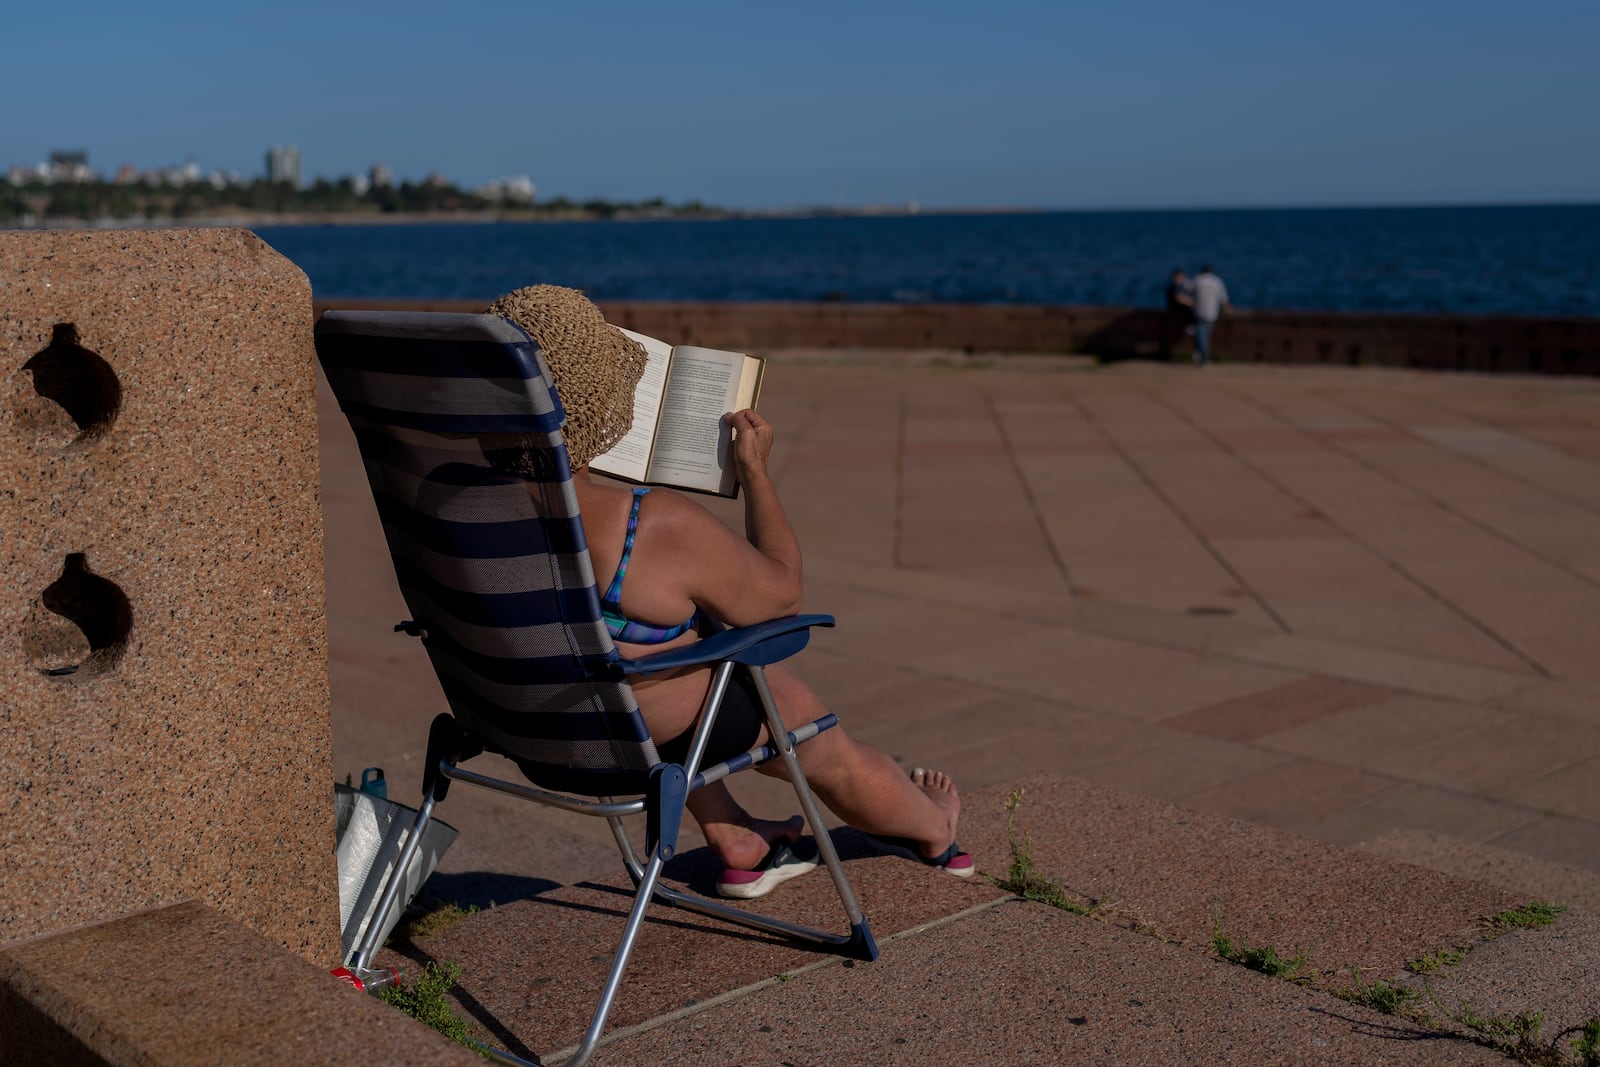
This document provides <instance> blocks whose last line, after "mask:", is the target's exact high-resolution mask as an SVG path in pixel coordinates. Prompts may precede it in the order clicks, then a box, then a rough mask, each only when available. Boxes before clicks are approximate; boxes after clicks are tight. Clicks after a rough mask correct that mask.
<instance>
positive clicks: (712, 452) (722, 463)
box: [649, 345, 760, 496]
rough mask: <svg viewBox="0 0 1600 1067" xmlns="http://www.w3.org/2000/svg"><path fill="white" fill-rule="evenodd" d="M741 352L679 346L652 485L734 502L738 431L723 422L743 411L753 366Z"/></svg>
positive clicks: (658, 431)
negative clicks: (742, 392) (744, 383)
mask: <svg viewBox="0 0 1600 1067" xmlns="http://www.w3.org/2000/svg"><path fill="white" fill-rule="evenodd" d="M759 362H760V361H759V360H755V359H752V358H751V357H750V356H746V355H744V354H743V353H741V352H722V351H718V350H717V349H715V348H696V347H694V346H692V345H679V346H678V347H677V348H675V349H673V350H672V368H671V371H670V373H669V374H668V375H667V388H666V393H665V395H664V396H663V397H662V401H661V422H660V425H659V426H658V427H657V428H656V443H655V452H654V454H653V455H652V456H651V458H650V473H649V480H650V481H652V482H662V483H665V484H667V485H678V486H682V487H684V488H686V489H699V490H701V491H703V492H708V493H719V494H721V495H723V496H732V495H733V493H734V491H735V487H736V486H737V484H738V483H737V479H736V478H735V476H734V472H733V467H732V465H731V463H730V462H729V458H730V457H729V452H728V447H729V445H730V444H731V443H732V441H733V430H732V429H731V428H730V427H729V426H728V425H727V423H725V422H724V421H723V418H722V417H723V416H724V415H726V414H727V413H728V412H730V411H737V410H739V407H740V405H739V402H738V401H739V383H740V379H741V377H742V376H743V374H744V369H745V365H746V364H747V363H759Z"/></svg>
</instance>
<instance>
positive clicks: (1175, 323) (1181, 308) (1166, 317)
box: [1161, 268, 1194, 359]
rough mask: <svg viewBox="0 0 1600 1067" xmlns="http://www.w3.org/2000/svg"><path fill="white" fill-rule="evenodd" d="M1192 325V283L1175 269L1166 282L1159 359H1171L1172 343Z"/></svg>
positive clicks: (1181, 337)
mask: <svg viewBox="0 0 1600 1067" xmlns="http://www.w3.org/2000/svg"><path fill="white" fill-rule="evenodd" d="M1193 324H1194V283H1193V282H1191V281H1190V280H1189V276H1188V275H1187V274H1185V273H1183V270H1182V268H1175V269H1174V270H1173V272H1172V276H1171V277H1170V278H1169V279H1168V280H1167V306H1166V310H1165V311H1164V312H1163V313H1162V316H1161V358H1162V359H1171V358H1172V341H1173V338H1174V337H1176V338H1177V339H1179V340H1182V339H1183V336H1184V334H1186V333H1189V332H1190V330H1191V328H1192V326H1193Z"/></svg>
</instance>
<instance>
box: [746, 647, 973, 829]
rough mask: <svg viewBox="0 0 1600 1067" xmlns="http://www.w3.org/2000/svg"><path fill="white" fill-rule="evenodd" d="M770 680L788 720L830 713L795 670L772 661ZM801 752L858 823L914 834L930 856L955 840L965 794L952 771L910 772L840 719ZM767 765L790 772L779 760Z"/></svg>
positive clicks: (809, 775)
mask: <svg viewBox="0 0 1600 1067" xmlns="http://www.w3.org/2000/svg"><path fill="white" fill-rule="evenodd" d="M767 682H768V684H769V685H770V686H771V687H772V695H773V698H774V699H775V700H776V701H777V702H778V710H779V711H780V712H781V713H782V715H783V720H784V724H785V725H787V726H789V727H791V728H793V727H794V726H796V725H799V724H801V723H806V722H810V721H812V720H813V719H816V718H819V717H820V716H821V715H823V714H824V709H823V707H822V702H821V701H820V700H819V699H818V698H817V695H816V694H815V693H813V692H812V691H811V689H810V687H809V686H807V685H806V684H805V683H804V682H802V681H801V680H800V679H799V678H797V677H796V676H795V675H793V674H792V673H790V672H789V671H787V670H784V669H783V668H781V667H769V668H767ZM796 755H798V756H799V758H800V768H801V770H803V771H805V774H806V780H807V781H808V782H810V783H811V787H812V788H813V789H814V790H816V793H817V795H818V796H819V797H821V798H822V801H823V803H825V804H827V805H828V807H829V808H831V809H833V812H834V813H835V814H836V815H838V816H839V817H840V818H841V819H843V820H844V821H845V822H847V823H849V824H850V825H851V826H853V827H855V828H856V829H858V830H863V831H865V832H867V833H870V834H880V835H883V836H887V837H904V838H909V839H911V840H912V841H915V842H917V843H918V844H919V845H920V846H921V851H922V854H923V855H924V856H927V857H930V858H932V857H935V856H938V855H939V854H940V853H942V852H944V851H945V850H946V849H948V848H949V847H950V846H951V844H953V843H954V842H955V838H956V822H957V820H958V819H959V818H960V814H961V799H960V796H959V795H958V794H957V792H956V788H955V783H953V782H952V781H951V780H950V778H949V776H948V775H946V774H943V773H941V772H938V771H924V770H922V769H921V768H918V769H917V770H916V771H914V772H912V774H910V775H909V776H908V775H907V774H906V772H905V771H903V770H901V768H900V765H899V764H897V763H895V761H894V760H893V759H891V758H890V757H889V756H888V754H887V753H885V752H883V751H881V750H880V749H877V748H874V747H872V746H871V745H867V744H863V743H862V742H860V741H857V740H856V739H855V738H853V737H851V736H850V735H849V734H847V733H845V732H844V729H843V727H839V726H835V727H834V728H833V729H831V730H828V731H825V732H824V733H822V734H819V735H818V736H816V737H814V738H812V739H811V740H810V741H807V742H806V743H805V744H803V745H801V746H800V747H799V748H798V749H797V750H796ZM761 770H762V773H764V774H773V775H778V776H780V777H781V776H783V774H784V767H783V764H782V763H781V762H780V761H777V760H773V761H772V762H771V763H768V764H766V765H764V766H763V767H762V768H761Z"/></svg>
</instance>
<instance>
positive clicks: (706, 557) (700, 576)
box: [639, 411, 802, 626]
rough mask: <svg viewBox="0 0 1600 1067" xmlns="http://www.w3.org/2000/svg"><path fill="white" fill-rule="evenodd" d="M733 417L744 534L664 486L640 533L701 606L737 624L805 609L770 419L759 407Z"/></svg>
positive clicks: (654, 561)
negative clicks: (776, 480) (774, 465)
mask: <svg viewBox="0 0 1600 1067" xmlns="http://www.w3.org/2000/svg"><path fill="white" fill-rule="evenodd" d="M729 422H730V423H731V424H732V426H733V427H734V429H735V430H736V431H737V433H738V436H737V437H736V438H735V439H734V444H733V461H734V463H735V465H736V469H737V470H738V472H739V486H740V489H741V490H742V491H743V493H744V498H745V506H744V510H745V536H744V537H742V538H741V537H740V536H739V535H738V534H737V533H735V532H734V531H732V530H730V529H728V527H727V526H725V525H723V523H722V522H721V521H720V520H719V519H718V518H717V517H716V516H715V515H713V514H711V512H709V511H707V510H706V509H705V508H703V507H701V506H700V504H699V503H697V502H696V501H694V500H691V499H690V498H688V497H686V496H683V495H681V494H678V493H660V494H652V495H651V497H650V499H649V501H648V503H647V505H646V507H647V508H648V509H649V514H648V515H646V514H644V513H641V517H640V526H641V529H643V528H644V527H645V526H646V524H648V526H649V530H648V537H649V539H648V542H647V541H646V539H645V537H641V538H640V540H639V548H640V550H645V551H648V552H649V553H650V561H651V567H652V568H655V567H665V568H668V569H669V571H670V573H671V575H672V579H673V584H674V585H676V586H678V587H679V588H681V589H682V590H683V591H684V593H685V594H687V596H688V597H689V599H690V600H692V601H693V602H694V603H695V605H696V606H698V607H700V608H703V609H704V610H705V611H707V612H709V613H710V614H711V615H713V616H714V617H716V618H717V619H720V620H721V621H723V622H725V623H728V624H729V625H731V626H748V625H750V624H751V623H757V622H763V621H765V620H767V619H775V618H779V617H781V616H784V615H793V614H794V613H795V612H796V611H798V610H799V608H800V597H801V588H802V573H801V562H800V542H799V540H798V539H797V538H796V537H795V533H794V527H792V526H791V525H790V524H789V517H788V516H787V515H786V514H784V510H783V505H782V504H781V503H780V502H779V500H778V491H777V489H776V487H775V486H774V485H773V484H772V476H771V474H770V473H769V472H768V470H767V460H768V457H769V456H770V455H771V452H772V425H771V424H770V423H769V422H767V420H766V419H764V418H762V417H761V416H760V415H757V414H756V413H755V412H753V411H741V412H738V413H736V414H734V415H731V416H729ZM657 496H659V497H660V500H659V501H658V500H657V499H656V497H657ZM641 566H642V565H641Z"/></svg>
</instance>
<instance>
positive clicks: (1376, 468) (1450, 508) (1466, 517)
mask: <svg viewBox="0 0 1600 1067" xmlns="http://www.w3.org/2000/svg"><path fill="white" fill-rule="evenodd" d="M1323 399H1324V400H1327V401H1328V402H1329V403H1330V404H1335V405H1337V406H1339V407H1342V408H1344V409H1345V410H1346V411H1351V412H1354V413H1355V414H1357V415H1359V416H1361V417H1362V418H1365V419H1371V420H1372V421H1373V422H1376V423H1378V424H1379V425H1380V426H1387V427H1389V428H1390V429H1392V430H1395V431H1396V432H1398V433H1401V434H1404V435H1405V437H1406V438H1407V439H1408V440H1410V441H1412V442H1414V443H1416V444H1418V445H1421V446H1423V447H1426V448H1431V449H1433V450H1435V451H1439V452H1443V453H1444V454H1445V455H1447V456H1450V457H1452V458H1455V457H1456V455H1457V454H1456V453H1455V452H1453V451H1451V450H1450V449H1447V448H1443V447H1441V446H1439V445H1437V444H1435V443H1433V442H1432V441H1429V440H1427V439H1426V438H1423V437H1418V436H1417V435H1416V434H1414V433H1412V432H1411V431H1410V430H1408V429H1406V428H1405V427H1404V426H1401V425H1400V424H1398V423H1395V422H1392V421H1390V420H1388V419H1385V418H1383V417H1382V416H1380V415H1377V414H1374V413H1373V412H1370V411H1367V410H1365V409H1363V408H1359V407H1356V406H1354V405H1352V404H1348V403H1345V402H1343V401H1341V400H1337V399H1335V398H1334V397H1333V396H1331V395H1326V394H1324V395H1323ZM1317 436H1318V437H1321V436H1322V435H1321V434H1317ZM1329 446H1330V447H1331V448H1333V449H1334V450H1335V451H1337V452H1338V453H1339V454H1340V455H1343V456H1345V457H1346V458H1347V459H1349V460H1350V461H1351V462H1353V463H1356V464H1359V465H1360V466H1362V467H1365V468H1366V469H1367V470H1370V471H1371V472H1372V473H1373V474H1375V475H1377V476H1378V477H1380V478H1382V479H1384V480H1385V481H1387V482H1389V483H1391V484H1392V485H1395V486H1397V487H1399V488H1401V489H1404V490H1405V491H1406V492H1408V493H1414V494H1416V495H1417V496H1419V497H1421V498H1422V499H1424V500H1426V501H1428V503H1430V504H1432V505H1433V506H1434V507H1436V508H1438V509H1439V510H1440V511H1443V512H1445V513H1447V514H1450V515H1454V516H1455V517H1456V518H1458V519H1460V520H1461V521H1462V522H1464V523H1466V524H1468V525H1469V526H1473V527H1475V528H1477V529H1478V530H1480V531H1482V532H1483V533H1484V534H1486V535H1488V536H1489V537H1491V538H1493V539H1495V540H1497V541H1503V542H1504V543H1506V544H1508V545H1510V546H1511V547H1513V548H1515V549H1517V550H1518V551H1520V552H1525V553H1527V554H1528V555H1530V556H1532V557H1533V558H1534V559H1536V560H1539V561H1540V562H1541V563H1544V564H1547V565H1548V566H1551V567H1554V568H1555V569H1557V570H1559V571H1562V572H1563V573H1565V574H1567V575H1568V576H1569V577H1572V578H1576V579H1577V580H1578V581H1580V582H1583V583H1584V584H1585V585H1589V586H1593V587H1595V588H1600V580H1596V579H1594V578H1592V577H1590V576H1589V575H1587V574H1585V573H1583V572H1582V571H1580V570H1577V569H1576V568H1574V567H1573V566H1572V565H1571V564H1568V563H1566V562H1564V561H1562V560H1559V559H1556V558H1555V557H1554V556H1550V555H1547V554H1546V553H1545V552H1543V551H1541V550H1540V549H1537V548H1534V547H1533V546H1532V545H1526V544H1523V543H1522V542H1521V541H1519V540H1517V539H1516V538H1515V537H1513V536H1511V535H1510V534H1508V533H1506V532H1505V531H1504V530H1501V529H1499V528H1497V527H1495V526H1493V525H1491V524H1490V523H1488V522H1485V521H1484V520H1482V519H1480V518H1478V517H1477V516H1475V515H1470V514H1468V513H1467V512H1465V511H1462V510H1461V509H1460V508H1458V507H1456V506H1455V505H1454V504H1452V503H1450V501H1448V500H1445V499H1444V498H1443V497H1439V496H1436V495H1434V494H1433V493H1430V492H1429V491H1428V490H1427V489H1425V488H1423V487H1422V486H1419V485H1416V484H1414V483H1413V482H1411V481H1410V480H1409V479H1407V478H1403V477H1401V476H1400V475H1398V474H1396V473H1395V472H1394V471H1391V470H1389V469H1387V468H1385V467H1383V466H1381V465H1379V464H1378V463H1377V462H1376V461H1374V460H1370V459H1367V458H1366V457H1365V456H1362V455H1360V454H1359V453H1356V452H1352V451H1351V450H1350V449H1348V448H1346V447H1344V446H1343V445H1340V444H1337V443H1335V442H1331V441H1330V442H1329ZM1489 472H1490V473H1491V474H1493V475H1495V476H1496V477H1499V478H1504V479H1506V480H1508V481H1509V480H1513V479H1510V478H1508V477H1507V476H1506V475H1505V473H1504V472H1503V471H1498V470H1495V469H1494V468H1489Z"/></svg>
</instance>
